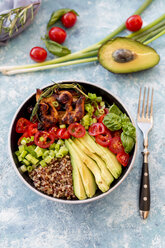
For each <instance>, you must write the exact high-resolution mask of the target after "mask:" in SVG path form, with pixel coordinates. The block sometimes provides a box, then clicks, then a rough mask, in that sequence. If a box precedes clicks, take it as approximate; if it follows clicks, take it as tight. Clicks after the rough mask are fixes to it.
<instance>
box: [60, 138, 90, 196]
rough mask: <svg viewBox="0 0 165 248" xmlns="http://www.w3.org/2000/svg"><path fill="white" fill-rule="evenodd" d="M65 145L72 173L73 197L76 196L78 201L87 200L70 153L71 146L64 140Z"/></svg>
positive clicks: (73, 158) (72, 155) (72, 153)
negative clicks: (69, 157)
mask: <svg viewBox="0 0 165 248" xmlns="http://www.w3.org/2000/svg"><path fill="white" fill-rule="evenodd" d="M65 145H66V147H67V148H68V150H69V153H70V156H71V164H72V168H73V171H72V178H73V189H74V193H75V196H77V198H78V199H79V200H84V199H86V198H87V195H86V193H85V189H84V185H83V183H82V179H81V176H80V173H79V170H78V167H77V162H76V160H75V157H74V156H75V154H74V152H72V149H71V146H70V144H69V142H68V141H67V140H65Z"/></svg>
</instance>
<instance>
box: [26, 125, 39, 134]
mask: <svg viewBox="0 0 165 248" xmlns="http://www.w3.org/2000/svg"><path fill="white" fill-rule="evenodd" d="M37 127H38V125H37V123H32V124H30V125H29V127H28V134H29V136H30V137H31V136H34V135H35V134H36V133H37V132H38V128H37Z"/></svg>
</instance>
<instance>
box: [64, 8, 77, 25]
mask: <svg viewBox="0 0 165 248" xmlns="http://www.w3.org/2000/svg"><path fill="white" fill-rule="evenodd" d="M61 21H62V24H63V25H64V26H65V27H66V28H71V27H73V26H74V25H75V23H76V21H77V16H76V14H75V13H73V12H68V13H66V14H64V15H63V16H62V18H61Z"/></svg>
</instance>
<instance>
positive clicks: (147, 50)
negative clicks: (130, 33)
mask: <svg viewBox="0 0 165 248" xmlns="http://www.w3.org/2000/svg"><path fill="white" fill-rule="evenodd" d="M98 59H99V62H100V64H101V65H102V66H103V67H104V68H105V69H107V70H109V71H111V72H114V73H131V72H137V71H142V70H146V69H149V68H151V67H154V66H155V65H157V64H158V63H159V60H160V57H159V55H158V54H157V52H156V51H155V50H154V49H153V48H151V47H149V46H147V45H144V44H142V43H141V42H138V41H135V40H133V39H130V38H125V37H117V38H115V39H113V40H109V41H108V42H106V43H105V44H103V45H102V46H101V47H100V49H99V51H98Z"/></svg>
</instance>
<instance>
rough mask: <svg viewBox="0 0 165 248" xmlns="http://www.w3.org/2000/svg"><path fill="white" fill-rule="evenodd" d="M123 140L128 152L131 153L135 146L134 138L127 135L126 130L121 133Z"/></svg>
mask: <svg viewBox="0 0 165 248" xmlns="http://www.w3.org/2000/svg"><path fill="white" fill-rule="evenodd" d="M121 141H122V144H123V146H124V150H125V152H126V153H129V152H131V151H132V148H133V147H134V144H135V142H134V139H133V138H132V137H130V136H128V135H126V134H125V133H124V132H122V133H121Z"/></svg>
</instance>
